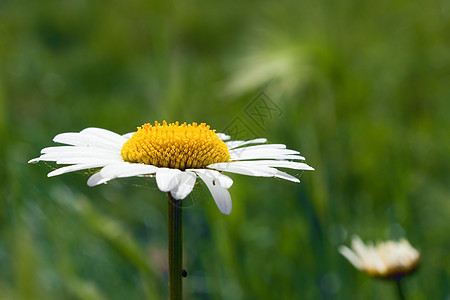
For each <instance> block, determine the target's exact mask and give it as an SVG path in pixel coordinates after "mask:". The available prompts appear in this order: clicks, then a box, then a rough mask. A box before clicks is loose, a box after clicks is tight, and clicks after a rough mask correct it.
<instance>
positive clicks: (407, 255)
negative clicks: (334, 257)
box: [339, 236, 420, 279]
mask: <svg viewBox="0 0 450 300" xmlns="http://www.w3.org/2000/svg"><path fill="white" fill-rule="evenodd" d="M352 248H353V250H350V249H349V248H347V247H346V246H341V247H339V252H340V253H341V254H342V255H343V256H345V258H347V259H348V260H349V261H350V262H351V263H352V265H353V266H355V267H356V268H357V269H359V270H361V271H363V272H366V273H367V274H369V275H371V276H373V277H380V278H395V279H398V278H401V277H403V276H405V275H407V274H409V273H411V272H412V271H414V270H415V269H416V268H417V266H418V265H419V263H420V252H419V251H417V250H416V249H414V248H413V247H412V246H411V244H410V243H409V242H408V241H407V240H406V239H401V240H400V241H398V242H395V241H386V242H383V243H379V244H378V245H376V246H374V245H373V243H369V244H368V245H365V244H364V243H363V241H362V240H361V239H360V238H359V237H358V236H354V237H353V239H352Z"/></svg>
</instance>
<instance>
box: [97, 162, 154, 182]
mask: <svg viewBox="0 0 450 300" xmlns="http://www.w3.org/2000/svg"><path fill="white" fill-rule="evenodd" d="M157 170H158V167H155V166H152V165H144V164H135V163H128V162H122V163H116V164H112V165H107V166H105V167H104V168H103V169H101V170H100V173H101V174H102V176H103V177H105V178H109V179H113V178H124V177H132V176H138V175H147V174H153V173H155V172H156V171H157Z"/></svg>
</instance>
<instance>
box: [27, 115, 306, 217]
mask: <svg viewBox="0 0 450 300" xmlns="http://www.w3.org/2000/svg"><path fill="white" fill-rule="evenodd" d="M229 139H230V137H229V136H228V135H226V134H223V133H215V130H211V129H210V127H209V125H206V124H204V123H202V124H200V125H198V124H197V123H192V124H186V123H183V124H179V123H178V122H176V123H170V124H167V123H166V122H165V121H164V122H163V123H162V124H159V123H158V122H155V125H151V124H144V125H143V126H142V127H138V130H137V131H136V132H132V133H128V134H124V135H120V134H117V133H114V132H111V131H109V130H106V129H101V128H86V129H84V130H82V131H81V132H67V133H61V134H58V135H57V136H55V138H54V139H53V141H54V142H57V143H61V144H66V145H68V146H56V147H48V148H44V149H42V150H41V156H40V157H38V158H35V159H32V160H30V161H29V163H35V162H39V161H55V162H56V163H57V164H67V165H68V166H64V167H61V168H59V169H56V170H54V171H52V172H50V173H49V174H48V177H51V176H56V175H61V174H64V173H68V172H73V171H79V170H84V169H91V168H101V169H100V170H99V171H98V172H97V173H95V174H93V175H92V176H91V177H90V178H89V179H88V182H87V184H88V185H89V186H95V185H98V184H101V183H106V182H108V181H109V180H111V179H114V178H123V177H131V176H151V177H155V179H156V184H157V186H158V188H159V189H160V190H161V191H163V192H170V194H171V195H172V197H173V198H174V199H177V200H181V199H184V198H185V197H186V196H187V195H189V193H190V192H191V191H192V189H193V187H194V185H195V182H196V178H197V176H198V177H200V178H201V179H202V180H203V181H204V182H205V184H206V186H207V187H208V189H209V190H210V192H211V194H212V196H213V198H214V200H215V202H216V204H217V206H218V207H219V209H220V211H221V212H222V213H224V214H230V213H231V196H230V194H229V192H228V189H229V188H230V187H231V185H232V184H233V180H231V178H229V177H228V176H226V175H224V174H222V171H227V172H231V173H237V174H243V175H249V176H261V177H277V178H282V179H286V180H290V181H293V182H300V181H299V180H298V178H296V177H294V176H291V175H289V174H287V173H284V172H282V171H279V170H277V169H276V168H275V167H280V168H288V169H295V170H314V169H313V168H311V167H310V166H308V165H307V164H305V163H302V162H294V161H293V160H300V161H302V160H304V159H305V158H304V157H302V156H300V155H299V154H300V153H299V152H298V151H295V150H289V149H286V146H285V145H282V144H264V143H266V142H267V140H266V139H264V138H259V139H253V140H249V141H228V140H229ZM255 144H260V145H255ZM249 145H251V146H249Z"/></svg>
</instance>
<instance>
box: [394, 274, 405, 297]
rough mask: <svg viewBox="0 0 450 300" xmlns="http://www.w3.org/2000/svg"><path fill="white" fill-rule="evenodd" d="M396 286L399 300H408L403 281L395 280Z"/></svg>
mask: <svg viewBox="0 0 450 300" xmlns="http://www.w3.org/2000/svg"><path fill="white" fill-rule="evenodd" d="M395 285H396V286H397V293H398V299H400V300H406V297H405V293H404V291H403V286H402V282H401V279H395Z"/></svg>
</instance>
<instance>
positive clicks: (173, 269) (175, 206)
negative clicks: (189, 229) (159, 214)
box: [168, 193, 183, 300]
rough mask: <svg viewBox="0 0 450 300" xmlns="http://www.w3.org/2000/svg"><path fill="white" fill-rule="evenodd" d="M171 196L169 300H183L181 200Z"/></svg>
mask: <svg viewBox="0 0 450 300" xmlns="http://www.w3.org/2000/svg"><path fill="white" fill-rule="evenodd" d="M168 195H169V217H168V219H169V224H168V225H169V299H170V300H181V299H183V295H182V292H183V285H182V275H181V272H182V266H183V231H182V228H183V224H182V219H181V211H182V210H181V200H175V199H173V197H172V195H171V194H170V193H168Z"/></svg>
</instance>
